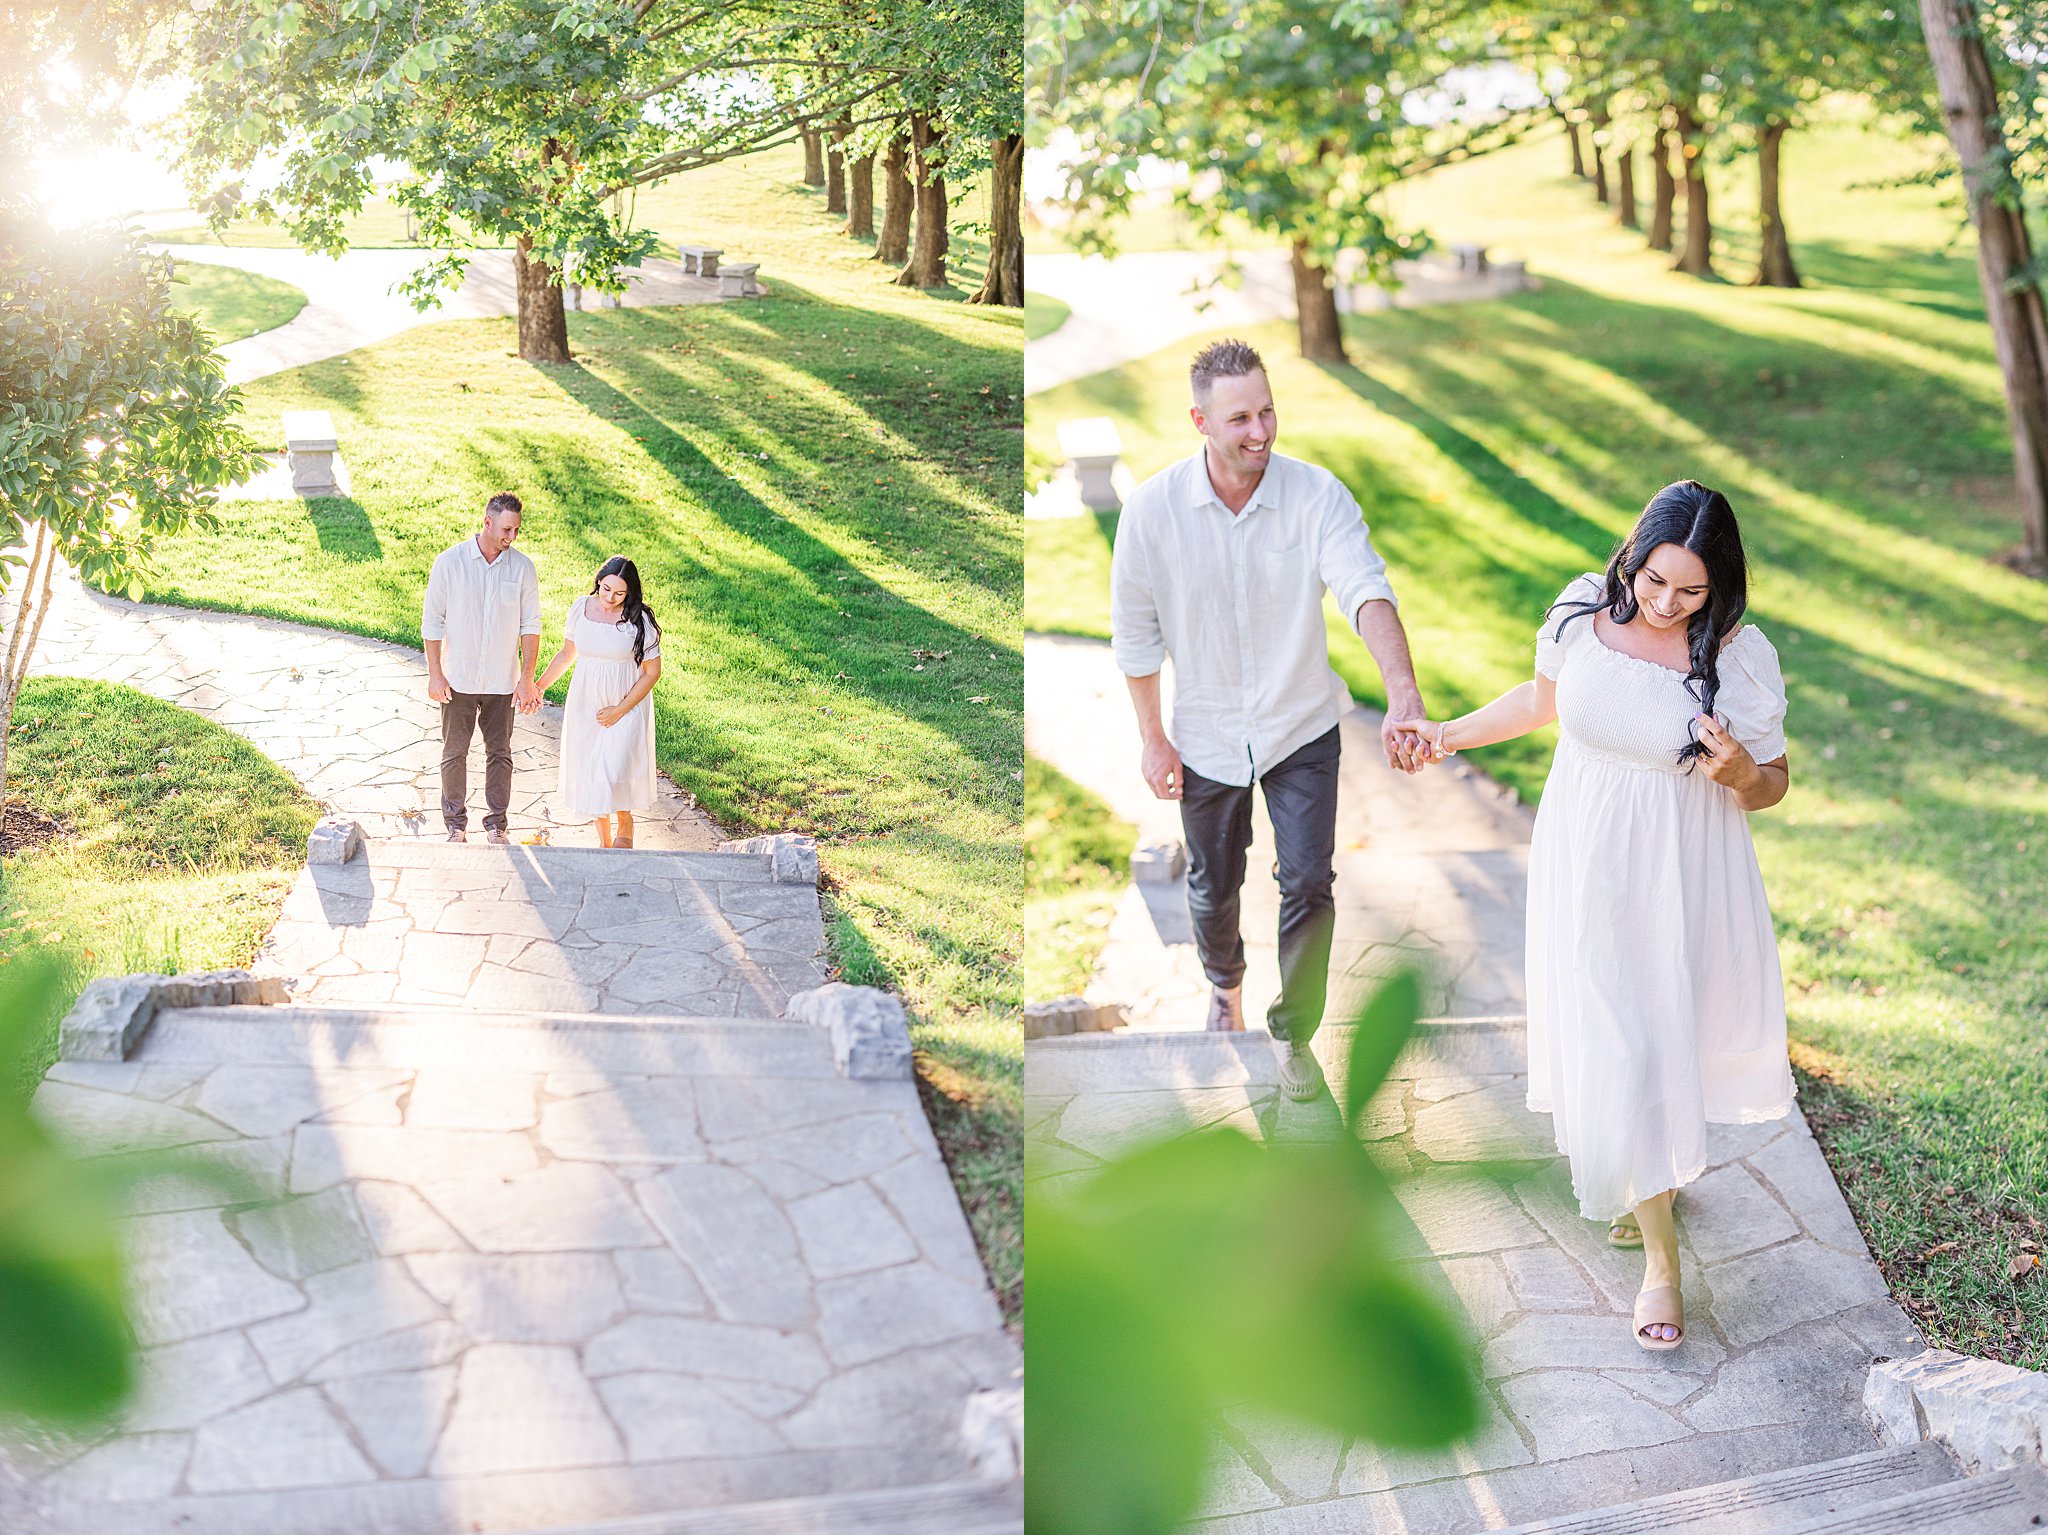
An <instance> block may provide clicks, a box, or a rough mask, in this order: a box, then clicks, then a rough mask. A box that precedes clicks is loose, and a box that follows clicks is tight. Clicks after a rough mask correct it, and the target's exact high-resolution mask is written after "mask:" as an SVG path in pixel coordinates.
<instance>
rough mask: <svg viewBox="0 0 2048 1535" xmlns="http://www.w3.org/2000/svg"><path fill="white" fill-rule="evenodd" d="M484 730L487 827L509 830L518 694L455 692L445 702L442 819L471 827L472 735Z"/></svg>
mask: <svg viewBox="0 0 2048 1535" xmlns="http://www.w3.org/2000/svg"><path fill="white" fill-rule="evenodd" d="M478 725H482V726H483V731H484V830H486V831H504V830H505V829H506V828H507V827H508V826H510V825H511V820H510V812H511V809H512V695H511V694H510V693H454V694H451V695H450V696H449V699H448V702H446V703H445V704H443V705H441V820H442V822H443V824H445V825H446V826H447V828H448V829H449V830H450V831H464V830H467V829H468V826H469V738H470V736H471V735H472V734H473V733H474V732H475V730H476V727H477V726H478Z"/></svg>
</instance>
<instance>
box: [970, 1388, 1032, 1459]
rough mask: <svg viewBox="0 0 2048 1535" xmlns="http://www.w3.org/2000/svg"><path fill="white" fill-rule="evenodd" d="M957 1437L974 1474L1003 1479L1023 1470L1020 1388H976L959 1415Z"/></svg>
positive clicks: (1022, 1399)
mask: <svg viewBox="0 0 2048 1535" xmlns="http://www.w3.org/2000/svg"><path fill="white" fill-rule="evenodd" d="M960 1437H961V1439H962V1440H963V1441H964V1442H965V1443H966V1445H967V1459H968V1462H969V1464H971V1465H972V1466H973V1467H974V1470H975V1473H976V1475H978V1476H983V1477H986V1478H987V1479H988V1480H989V1481H992V1482H1007V1481H1011V1480H1014V1479H1015V1478H1016V1477H1018V1476H1021V1475H1022V1474H1023V1472H1024V1388H1023V1387H1022V1386H1004V1387H1002V1388H1000V1389H998V1390H981V1391H976V1392H974V1393H973V1394H972V1395H970V1396H969V1397H968V1398H967V1406H966V1407H965V1409H963V1410H962V1412H961V1414H960Z"/></svg>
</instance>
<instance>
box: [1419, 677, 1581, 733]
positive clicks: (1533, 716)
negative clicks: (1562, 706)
mask: <svg viewBox="0 0 2048 1535" xmlns="http://www.w3.org/2000/svg"><path fill="white" fill-rule="evenodd" d="M1546 694H1547V695H1548V696H1547V697H1546V696H1545V695H1546ZM1556 718H1557V699H1556V694H1555V693H1554V692H1551V690H1550V689H1548V688H1541V687H1539V686H1538V685H1537V683H1536V682H1535V681H1534V680H1533V679H1532V680H1531V681H1528V682H1525V683H1523V684H1521V685H1520V686H1519V687H1512V688H1509V689H1508V690H1507V691H1506V692H1505V693H1503V694H1501V695H1500V697H1498V698H1496V699H1495V700H1494V701H1493V702H1492V703H1490V704H1486V705H1484V706H1482V707H1480V708H1477V709H1474V710H1473V711H1472V712H1471V713H1470V714H1461V715H1459V716H1458V717H1457V718H1456V719H1454V720H1451V721H1448V722H1447V723H1446V724H1445V725H1444V738H1443V746H1444V750H1446V751H1464V750H1466V749H1467V748H1469V747H1474V746H1492V745H1494V744H1495V743H1496V742H1500V741H1512V740H1513V739H1514V738H1515V737H1516V736H1525V735H1527V734H1528V733H1529V732H1530V731H1532V730H1540V729H1542V728H1543V727H1544V726H1545V725H1548V724H1549V723H1550V722H1551V721H1552V720H1554V719H1556Z"/></svg>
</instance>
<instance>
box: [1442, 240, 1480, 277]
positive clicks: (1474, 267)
mask: <svg viewBox="0 0 2048 1535" xmlns="http://www.w3.org/2000/svg"><path fill="white" fill-rule="evenodd" d="M1451 264H1452V265H1453V266H1455V267H1456V268H1457V269H1458V271H1459V273H1460V274H1461V275H1470V276H1474V277H1476V276H1478V275H1479V274H1481V273H1482V272H1484V271H1485V270H1486V247H1485V246H1483V245H1453V246H1452V247H1451Z"/></svg>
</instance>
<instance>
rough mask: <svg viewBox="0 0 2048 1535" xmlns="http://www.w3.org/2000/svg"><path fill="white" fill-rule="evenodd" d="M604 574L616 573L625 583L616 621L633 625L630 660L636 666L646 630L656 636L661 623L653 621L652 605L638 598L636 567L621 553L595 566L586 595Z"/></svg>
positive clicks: (641, 655)
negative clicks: (622, 608) (624, 595)
mask: <svg viewBox="0 0 2048 1535" xmlns="http://www.w3.org/2000/svg"><path fill="white" fill-rule="evenodd" d="M606 576H617V577H618V578H619V579H620V580H621V581H623V582H625V583H626V607H625V611H624V612H623V613H622V614H621V615H620V617H619V620H618V621H619V622H620V623H622V624H631V625H632V626H633V664H634V665H635V666H638V665H639V664H640V663H641V662H642V661H644V660H646V659H647V657H646V654H645V652H646V650H647V631H648V630H649V629H652V630H653V631H654V632H655V634H656V635H657V636H658V635H660V633H661V625H660V624H658V623H656V622H655V621H654V609H652V608H650V607H649V606H648V605H647V604H646V603H645V602H643V601H641V600H640V567H639V566H637V565H635V564H634V563H633V562H632V561H631V560H629V559H627V558H626V557H625V556H624V555H623V554H615V555H613V556H612V557H611V558H610V559H608V560H606V561H605V562H604V563H603V564H602V565H600V566H598V567H597V574H596V575H594V576H592V577H591V578H590V595H591V596H593V597H595V596H596V595H597V588H598V586H599V584H600V583H601V582H603V580H604V578H605V577H606Z"/></svg>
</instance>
